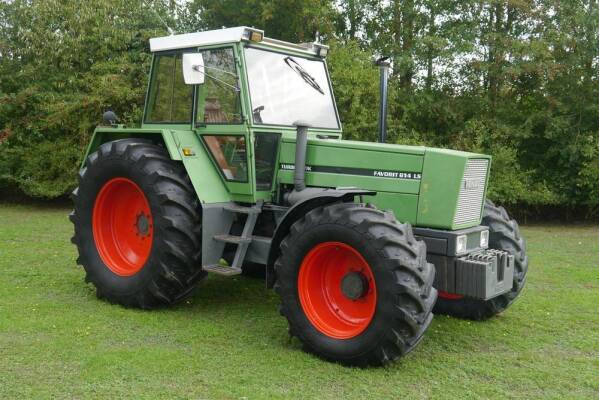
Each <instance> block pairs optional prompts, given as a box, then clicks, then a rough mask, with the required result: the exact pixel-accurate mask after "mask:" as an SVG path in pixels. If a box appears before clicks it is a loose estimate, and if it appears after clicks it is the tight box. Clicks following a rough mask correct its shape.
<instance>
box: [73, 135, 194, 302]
mask: <svg viewBox="0 0 599 400" xmlns="http://www.w3.org/2000/svg"><path fill="white" fill-rule="evenodd" d="M72 198H73V202H74V208H75V209H74V211H73V213H72V214H71V217H70V218H71V221H72V222H73V224H74V225H75V235H74V236H73V239H72V241H73V243H74V244H76V245H77V249H78V251H79V258H78V259H77V262H78V263H79V264H81V265H83V267H84V268H85V272H86V281H88V282H91V283H92V284H93V285H94V286H95V287H96V293H97V295H98V297H100V298H103V299H106V300H108V301H110V302H113V303H119V304H122V305H125V306H132V307H140V308H152V307H155V306H159V305H166V304H172V303H175V302H177V301H180V300H182V299H183V298H185V297H186V296H187V295H188V294H189V293H190V292H191V291H192V289H193V288H194V286H195V285H196V283H197V282H198V281H199V280H200V279H201V278H202V277H203V276H205V272H204V271H203V270H202V268H201V265H200V262H201V255H200V254H201V253H200V250H201V237H200V232H201V209H200V205H199V203H198V200H197V198H196V197H195V193H194V191H193V188H192V186H191V182H190V181H189V178H188V177H187V174H186V172H185V169H184V168H183V166H182V165H181V164H180V163H178V162H176V161H173V160H171V159H170V157H169V155H168V153H167V152H166V150H165V149H164V148H162V147H159V146H157V145H154V144H152V143H151V142H148V141H144V140H140V139H124V140H117V141H113V142H108V143H105V144H103V145H102V146H100V148H99V149H98V151H96V152H94V153H92V154H91V155H90V156H89V157H88V158H87V160H86V165H85V167H83V168H82V169H81V171H80V173H79V187H78V188H77V189H75V191H74V192H73V195H72Z"/></svg>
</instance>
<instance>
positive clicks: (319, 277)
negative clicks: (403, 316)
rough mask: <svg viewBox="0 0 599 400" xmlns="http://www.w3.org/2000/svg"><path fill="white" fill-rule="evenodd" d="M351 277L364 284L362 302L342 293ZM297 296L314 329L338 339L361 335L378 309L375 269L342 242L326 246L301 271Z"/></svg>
mask: <svg viewBox="0 0 599 400" xmlns="http://www.w3.org/2000/svg"><path fill="white" fill-rule="evenodd" d="M349 275H352V277H356V276H359V277H360V279H361V281H362V282H363V285H362V286H361V289H360V290H361V292H360V293H361V294H360V295H359V298H354V299H352V298H350V297H348V295H347V291H345V292H344V290H343V289H342V281H344V279H345V280H347V279H346V277H347V276H349ZM298 294H299V299H300V303H301V305H302V308H303V310H304V313H305V314H306V316H307V317H308V319H309V320H310V322H311V323H312V325H314V327H315V328H316V329H317V330H318V331H320V332H321V333H323V334H325V335H327V336H329V337H332V338H336V339H349V338H352V337H355V336H357V335H359V334H360V333H362V332H363V331H364V330H365V329H366V328H367V327H368V325H369V324H370V322H371V321H372V318H373V317H374V312H375V309H376V284H375V280H374V275H373V273H372V269H371V268H370V266H369V265H368V263H367V262H366V260H365V259H364V257H362V255H361V254H360V253H359V252H358V251H357V250H355V249H354V248H353V247H351V246H349V245H347V244H345V243H341V242H324V243H321V244H319V245H317V246H315V247H314V248H313V249H312V250H310V251H309V252H308V254H307V255H306V256H305V257H304V260H303V261H302V264H301V266H300V270H299V276H298Z"/></svg>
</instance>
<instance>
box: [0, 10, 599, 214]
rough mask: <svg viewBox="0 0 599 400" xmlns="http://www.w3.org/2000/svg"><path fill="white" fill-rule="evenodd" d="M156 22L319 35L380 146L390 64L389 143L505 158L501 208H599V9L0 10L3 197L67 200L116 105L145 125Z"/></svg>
mask: <svg viewBox="0 0 599 400" xmlns="http://www.w3.org/2000/svg"><path fill="white" fill-rule="evenodd" d="M156 14H158V15H160V16H161V19H163V20H165V21H167V22H168V23H169V24H170V25H171V26H173V27H175V28H176V29H177V30H178V31H180V32H183V31H191V30H201V29H212V28H220V27H221V26H235V25H249V26H257V27H261V28H264V29H265V30H266V32H267V34H268V35H269V36H272V37H276V38H280V39H283V40H291V41H296V42H297V41H309V40H312V39H313V38H314V37H315V34H316V32H319V33H320V34H321V36H322V37H323V38H324V40H326V41H327V43H328V44H330V45H331V46H332V49H331V52H330V56H329V59H328V63H329V67H330V69H331V75H332V80H333V85H334V88H335V94H336V100H337V104H338V108H339V112H340V114H341V119H342V121H343V126H344V131H345V135H346V137H347V138H351V139H357V140H375V139H376V126H377V118H378V96H379V95H378V71H377V69H376V67H375V66H374V65H373V60H374V58H375V56H380V55H389V56H390V57H391V60H392V64H393V68H392V71H393V72H392V76H391V79H390V88H389V100H390V101H389V119H388V126H389V133H388V137H389V141H390V142H395V143H408V144H425V145H430V146H441V147H452V148H458V149H463V150H470V151H477V152H484V153H489V154H492V155H493V156H494V161H493V168H492V176H491V186H490V195H491V196H492V197H494V198H495V199H496V200H498V201H500V202H502V203H507V204H519V205H525V206H530V207H541V206H557V207H561V208H566V209H570V210H577V209H580V208H583V209H586V210H588V211H590V213H591V214H592V213H597V212H599V135H598V133H599V102H598V101H597V99H598V98H599V8H598V7H597V0H562V1H557V0H535V1H523V0H487V1H483V0H465V1H460V2H456V1H449V0H402V1H400V0H393V1H387V2H380V1H375V0H338V1H324V0H293V1H292V0H286V1H271V2H269V1H267V2H264V1H262V2H260V1H256V0H247V1H243V2H239V1H232V0H218V1H217V0H194V1H188V2H177V1H172V0H156V1H145V2H141V1H139V2H129V1H125V0H103V1H91V0H87V1H82V2H74V1H60V0H46V1H41V0H12V1H6V0H5V1H0V188H1V187H18V188H20V189H21V190H22V191H24V192H25V193H26V194H28V195H30V196H36V197H55V196H59V195H61V194H65V193H67V192H68V190H69V188H70V187H72V186H73V184H74V178H75V177H74V171H75V170H76V166H77V163H78V162H79V159H78V157H77V154H81V153H82V151H83V149H84V147H85V145H86V144H87V142H88V140H89V136H90V133H91V132H92V130H93V128H94V126H95V125H96V124H97V123H98V122H99V117H100V115H101V113H102V111H104V109H106V108H108V107H111V108H112V109H113V110H114V111H116V112H117V115H119V116H120V117H121V121H120V122H122V123H126V124H130V125H131V124H137V123H139V121H140V119H141V110H142V106H143V101H144V95H145V90H146V85H147V81H146V79H147V77H146V75H147V71H148V68H149V55H148V38H149V37H152V36H160V35H163V34H165V28H164V25H163V24H162V22H161V21H160V18H159V17H158V16H157V15H156Z"/></svg>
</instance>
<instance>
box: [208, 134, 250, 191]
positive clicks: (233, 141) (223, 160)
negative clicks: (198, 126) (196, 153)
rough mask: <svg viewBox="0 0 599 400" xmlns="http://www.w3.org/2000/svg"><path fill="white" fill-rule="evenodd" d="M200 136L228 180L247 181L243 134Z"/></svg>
mask: <svg viewBox="0 0 599 400" xmlns="http://www.w3.org/2000/svg"><path fill="white" fill-rule="evenodd" d="M202 138H203V139H204V142H205V143H206V146H207V147H208V149H209V150H210V153H212V156H213V157H214V160H215V161H216V163H217V164H218V166H219V168H220V170H221V171H222V173H223V175H224V176H225V178H227V180H228V181H236V182H247V180H248V179H247V176H248V168H247V153H246V146H245V137H244V136H234V135H231V136H222V135H218V136H216V135H203V136H202Z"/></svg>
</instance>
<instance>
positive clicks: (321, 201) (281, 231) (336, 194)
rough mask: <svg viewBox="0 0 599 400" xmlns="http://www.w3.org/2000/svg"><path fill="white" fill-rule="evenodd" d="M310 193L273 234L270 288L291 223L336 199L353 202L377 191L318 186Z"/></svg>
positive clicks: (373, 194)
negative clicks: (318, 187)
mask: <svg viewBox="0 0 599 400" xmlns="http://www.w3.org/2000/svg"><path fill="white" fill-rule="evenodd" d="M308 189H309V190H310V195H309V196H306V198H304V199H302V200H301V201H298V202H297V203H296V204H294V205H293V207H291V208H290V209H289V210H287V212H286V213H285V215H283V217H282V218H281V221H280V222H279V224H278V225H277V229H276V230H275V234H274V235H273V238H272V241H271V244H270V250H269V252H268V261H267V263H266V283H267V286H268V287H269V288H270V287H272V286H273V285H274V281H275V270H274V263H275V261H276V259H277V257H278V255H279V244H280V243H281V241H282V240H283V238H284V237H285V236H287V234H288V233H289V230H290V229H291V225H293V223H294V222H295V221H297V220H298V219H300V218H301V217H302V216H303V215H305V214H306V213H307V212H309V211H310V210H311V209H313V208H316V207H321V206H323V205H325V204H330V203H334V202H336V201H343V202H352V201H354V198H355V197H356V196H375V195H376V192H373V191H370V190H362V189H358V188H347V189H345V188H337V189H325V188H323V189H321V190H315V189H316V188H308Z"/></svg>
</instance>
